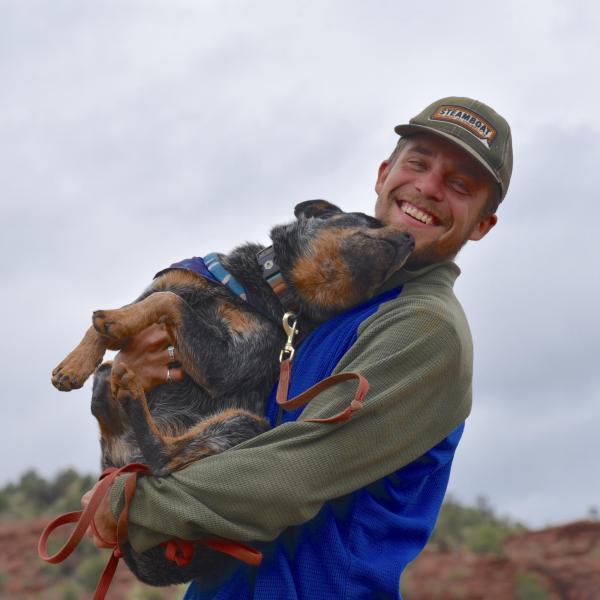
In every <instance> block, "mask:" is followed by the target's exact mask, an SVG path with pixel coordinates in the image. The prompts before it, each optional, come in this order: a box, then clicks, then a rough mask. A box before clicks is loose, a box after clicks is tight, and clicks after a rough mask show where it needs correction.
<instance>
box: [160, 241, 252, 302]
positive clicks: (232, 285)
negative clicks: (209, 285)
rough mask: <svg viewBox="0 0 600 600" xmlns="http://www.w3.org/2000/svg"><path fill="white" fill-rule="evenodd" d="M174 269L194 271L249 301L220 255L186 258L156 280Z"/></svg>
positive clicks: (168, 268) (167, 269)
mask: <svg viewBox="0 0 600 600" xmlns="http://www.w3.org/2000/svg"><path fill="white" fill-rule="evenodd" d="M173 269H183V270H185V271H192V272H193V273H196V275H200V277H204V278H205V279H208V280H209V281H214V282H216V283H220V284H222V285H224V286H226V287H228V288H229V289H230V290H231V291H232V292H233V293H234V294H235V295H236V296H239V297H240V298H242V300H246V301H247V299H248V298H247V294H246V290H245V289H244V286H243V285H242V284H241V283H240V282H239V281H238V280H237V279H236V278H235V277H234V276H233V275H232V274H231V273H230V272H229V271H228V270H227V269H226V268H225V267H224V266H223V263H222V262H221V260H220V259H219V255H218V254H217V253H215V252H211V253H210V254H207V255H206V256H205V257H204V258H202V257H200V256H193V257H192V258H186V259H184V260H181V261H179V262H176V263H173V264H172V265H171V266H170V267H167V268H166V269H163V270H162V271H159V272H158V273H157V274H156V275H155V276H154V279H156V278H157V277H159V276H160V275H162V274H163V273H166V272H167V271H171V270H173Z"/></svg>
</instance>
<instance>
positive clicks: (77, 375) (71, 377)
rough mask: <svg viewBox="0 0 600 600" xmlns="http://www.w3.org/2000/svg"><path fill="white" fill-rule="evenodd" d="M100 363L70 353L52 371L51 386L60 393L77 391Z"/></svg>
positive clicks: (87, 357)
mask: <svg viewBox="0 0 600 600" xmlns="http://www.w3.org/2000/svg"><path fill="white" fill-rule="evenodd" d="M100 362H101V361H97V360H94V359H93V358H91V357H89V356H82V355H81V353H75V352H71V354H69V356H67V358H65V359H64V360H63V361H62V362H61V363H60V364H59V365H58V366H57V367H56V368H55V369H54V370H53V371H52V385H53V386H54V387H55V388H56V389H57V390H60V391H61V392H70V391H71V390H76V389H79V388H80V387H82V386H83V384H84V383H85V382H86V380H87V379H88V377H89V376H90V375H91V374H92V373H93V372H94V371H95V369H96V367H97V366H98V364H100Z"/></svg>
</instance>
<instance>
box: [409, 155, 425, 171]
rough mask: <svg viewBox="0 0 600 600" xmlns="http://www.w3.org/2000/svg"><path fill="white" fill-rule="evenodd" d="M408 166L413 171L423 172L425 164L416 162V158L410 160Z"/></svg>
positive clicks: (420, 161) (419, 161)
mask: <svg viewBox="0 0 600 600" xmlns="http://www.w3.org/2000/svg"><path fill="white" fill-rule="evenodd" d="M408 164H409V165H410V166H411V167H413V168H414V169H418V170H423V169H424V168H425V163H424V162H423V161H422V160H417V159H416V158H413V159H410V160H409V161H408Z"/></svg>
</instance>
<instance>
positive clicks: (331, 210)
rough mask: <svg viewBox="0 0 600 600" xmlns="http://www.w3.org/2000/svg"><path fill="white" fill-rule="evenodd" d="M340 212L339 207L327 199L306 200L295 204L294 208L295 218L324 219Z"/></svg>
mask: <svg viewBox="0 0 600 600" xmlns="http://www.w3.org/2000/svg"><path fill="white" fill-rule="evenodd" d="M341 212H343V211H342V209H341V208H338V207H337V206H336V205H335V204H331V202H327V200H306V202H300V204H296V207H295V208H294V215H296V218H297V219H302V218H304V219H308V218H309V217H319V218H321V219H325V218H327V217H330V216H331V215H335V214H338V213H341Z"/></svg>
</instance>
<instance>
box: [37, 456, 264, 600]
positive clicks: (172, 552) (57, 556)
mask: <svg viewBox="0 0 600 600" xmlns="http://www.w3.org/2000/svg"><path fill="white" fill-rule="evenodd" d="M124 473H130V477H128V478H127V481H126V482H125V490H124V499H125V504H124V508H123V511H122V512H121V514H120V515H119V518H118V520H117V539H116V540H115V541H112V540H105V539H103V538H102V536H100V535H99V533H98V530H97V529H96V525H95V524H94V515H95V514H96V511H97V510H98V507H99V506H100V502H101V501H102V499H103V498H104V496H106V494H107V492H108V490H109V489H110V486H111V485H112V484H113V482H114V480H115V479H116V478H117V477H118V476H119V475H121V474H124ZM138 473H150V469H149V468H148V467H147V466H146V465H143V464H140V463H130V464H128V465H125V466H123V467H121V468H119V469H116V468H113V469H107V470H106V471H104V473H102V475H101V476H100V483H99V485H98V487H97V488H96V490H95V491H94V493H93V494H92V497H91V498H90V501H89V503H88V505H87V506H86V507H85V509H84V510H79V511H75V512H70V513H66V514H64V515H60V516H59V517H56V519H54V520H53V521H51V522H50V523H48V525H46V527H45V528H44V531H43V532H42V535H41V536H40V539H39V542H38V555H39V557H40V558H41V559H42V560H45V561H46V562H49V563H52V564H56V563H60V562H62V561H64V560H65V559H66V558H68V557H69V556H70V555H71V553H72V552H73V550H75V548H77V546H78V545H79V543H80V542H81V540H82V539H83V537H84V535H85V533H86V531H87V530H88V527H91V528H92V530H93V532H94V534H95V535H96V536H97V537H98V538H99V539H100V540H102V541H103V542H104V543H106V544H108V545H111V546H113V548H112V552H111V555H110V558H109V560H108V562H107V563H106V566H105V567H104V571H103V572H102V575H101V576H100V580H99V581H98V585H97V587H96V591H95V592H94V597H93V600H103V599H104V597H105V596H106V592H107V591H108V588H109V586H110V584H111V581H112V579H113V577H114V574H115V571H116V569H117V565H118V564H119V559H120V558H121V557H122V556H123V552H122V551H121V548H120V546H121V544H122V543H123V542H124V541H126V540H127V523H128V518H129V506H130V504H131V500H132V499H133V496H134V494H135V486H136V483H137V475H138ZM68 523H76V525H75V528H74V529H73V531H72V532H71V534H70V535H69V537H68V539H67V541H66V542H65V544H64V545H63V547H62V548H61V549H60V550H58V551H57V552H56V553H54V554H53V555H51V556H50V555H48V551H47V546H48V538H49V537H50V535H51V534H52V532H53V531H54V530H55V529H58V528H59V527H61V526H63V525H66V524H68ZM196 544H201V545H203V546H206V547H208V548H211V549H213V550H216V551H218V552H223V553H224V554H228V555H230V556H232V557H234V558H237V559H238V560H241V561H242V562H245V563H247V564H249V565H252V566H258V565H260V563H261V561H262V554H261V553H260V552H259V551H258V550H255V549H254V548H252V547H250V546H247V545H245V544H242V543H240V542H233V541H230V540H224V539H219V538H207V539H203V540H198V541H196V542H192V541H189V540H179V539H173V540H169V541H168V542H165V543H164V544H161V545H162V546H164V548H165V557H166V558H167V559H168V560H172V561H173V562H175V563H176V564H177V566H179V567H184V566H186V565H187V564H189V563H190V561H191V560H192V558H193V556H194V552H195V545H196Z"/></svg>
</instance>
